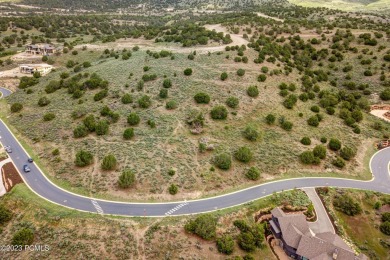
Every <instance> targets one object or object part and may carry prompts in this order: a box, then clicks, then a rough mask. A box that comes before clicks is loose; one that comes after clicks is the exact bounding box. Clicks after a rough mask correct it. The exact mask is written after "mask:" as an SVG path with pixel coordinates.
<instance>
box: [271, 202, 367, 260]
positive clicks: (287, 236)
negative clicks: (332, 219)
mask: <svg viewBox="0 0 390 260" xmlns="http://www.w3.org/2000/svg"><path fill="white" fill-rule="evenodd" d="M271 213H272V219H271V220H270V222H269V223H270V226H271V231H272V233H273V235H274V237H275V238H276V239H277V241H278V242H279V245H280V246H281V247H282V248H283V250H284V251H285V252H286V254H287V255H288V256H290V257H291V258H293V259H300V260H308V259H310V260H332V259H333V260H336V259H337V260H363V259H364V260H365V259H368V258H367V256H365V255H363V254H360V255H356V254H355V252H354V251H353V250H352V249H351V248H350V247H349V246H348V245H347V244H346V243H345V242H344V240H343V239H341V238H340V237H339V236H338V235H336V234H333V233H330V232H325V233H318V234H314V233H313V231H312V230H311V229H310V228H309V224H308V223H307V221H306V217H305V215H303V214H302V213H299V214H286V213H284V212H283V211H282V210H281V209H280V208H274V209H273V210H272V211H271Z"/></svg>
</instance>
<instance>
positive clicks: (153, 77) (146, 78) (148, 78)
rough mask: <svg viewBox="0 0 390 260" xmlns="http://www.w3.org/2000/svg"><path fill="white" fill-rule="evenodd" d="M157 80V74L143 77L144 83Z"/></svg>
mask: <svg viewBox="0 0 390 260" xmlns="http://www.w3.org/2000/svg"><path fill="white" fill-rule="evenodd" d="M155 79H157V75H156V74H144V75H142V81H143V82H148V81H153V80H155Z"/></svg>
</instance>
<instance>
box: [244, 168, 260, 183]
mask: <svg viewBox="0 0 390 260" xmlns="http://www.w3.org/2000/svg"><path fill="white" fill-rule="evenodd" d="M245 176H246V177H247V178H248V179H249V180H253V181H256V180H258V179H259V178H260V170H259V169H258V168H256V167H251V168H250V169H249V170H248V171H247V172H246V173H245Z"/></svg>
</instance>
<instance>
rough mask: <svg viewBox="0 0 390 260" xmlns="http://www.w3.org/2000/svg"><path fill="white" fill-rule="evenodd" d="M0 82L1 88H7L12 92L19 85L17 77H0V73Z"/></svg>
mask: <svg viewBox="0 0 390 260" xmlns="http://www.w3.org/2000/svg"><path fill="white" fill-rule="evenodd" d="M0 83H1V86H2V87H3V88H6V89H9V90H11V91H12V92H15V91H16V90H17V88H18V85H19V79H18V78H2V77H1V75H0Z"/></svg>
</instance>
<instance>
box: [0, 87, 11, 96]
mask: <svg viewBox="0 0 390 260" xmlns="http://www.w3.org/2000/svg"><path fill="white" fill-rule="evenodd" d="M0 94H1V95H0V98H3V97H8V96H9V95H11V94H12V91H11V90H9V89H6V88H2V87H0Z"/></svg>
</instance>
